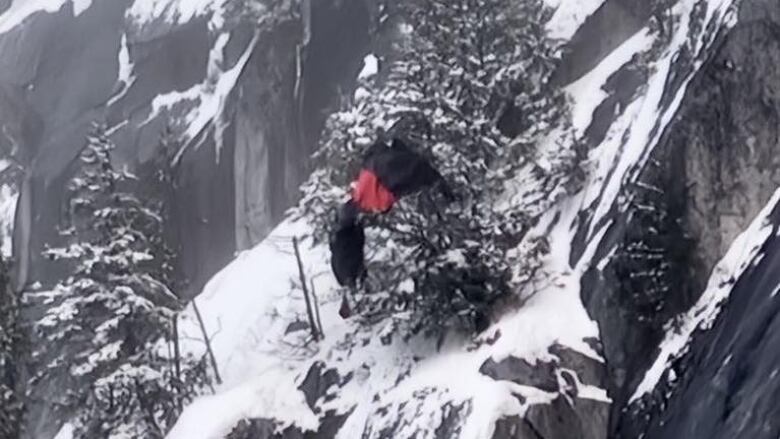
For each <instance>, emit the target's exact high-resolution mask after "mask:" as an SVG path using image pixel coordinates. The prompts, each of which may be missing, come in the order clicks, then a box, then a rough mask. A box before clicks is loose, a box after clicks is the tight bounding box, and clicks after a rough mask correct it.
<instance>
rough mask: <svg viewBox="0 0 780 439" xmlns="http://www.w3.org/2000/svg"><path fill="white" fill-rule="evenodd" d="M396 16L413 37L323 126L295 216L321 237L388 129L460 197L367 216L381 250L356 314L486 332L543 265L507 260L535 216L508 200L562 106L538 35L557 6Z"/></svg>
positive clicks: (424, 196) (525, 4) (403, 10)
mask: <svg viewBox="0 0 780 439" xmlns="http://www.w3.org/2000/svg"><path fill="white" fill-rule="evenodd" d="M397 13H399V14H401V16H402V20H401V21H402V22H403V23H404V24H403V31H404V32H405V34H406V38H405V39H404V41H403V43H402V45H401V47H400V52H401V53H400V55H399V60H398V61H397V62H394V63H392V64H391V65H390V66H389V67H388V68H387V70H386V71H384V72H380V74H378V75H374V76H372V77H369V78H363V79H362V80H361V83H360V84H359V85H360V86H359V88H358V90H357V91H356V93H355V96H354V99H353V101H352V102H351V103H350V105H349V106H348V107H347V108H345V109H344V110H343V111H340V112H337V113H335V114H334V115H332V116H331V117H330V118H329V120H328V121H327V123H326V127H325V131H324V136H323V141H322V143H321V146H320V149H319V150H318V152H317V153H316V154H315V163H317V165H318V166H319V167H318V169H317V170H316V171H315V172H314V173H313V174H312V176H311V178H310V179H309V180H308V182H307V183H306V184H305V185H304V187H303V199H302V201H301V204H300V207H299V212H300V213H301V214H302V215H304V216H305V217H306V218H307V219H308V220H309V221H311V223H312V224H313V225H314V235H315V238H319V239H324V238H325V237H326V236H327V232H328V228H329V226H330V223H331V221H332V217H333V209H334V208H335V206H337V205H338V204H340V203H341V202H343V201H344V199H345V196H346V189H347V187H348V184H349V182H350V179H352V178H354V175H355V171H356V170H357V168H358V167H359V163H360V160H361V157H362V154H363V151H364V150H365V148H366V147H368V146H369V145H370V144H371V143H372V142H374V141H376V140H378V138H379V137H381V136H382V135H383V134H382V130H383V129H385V128H388V127H392V128H390V133H389V136H393V137H401V138H404V139H407V140H410V141H412V143H414V144H415V147H416V148H417V150H418V152H420V153H422V154H424V155H426V156H428V157H429V158H430V159H431V160H432V162H433V163H434V164H435V166H436V167H437V168H438V169H439V171H440V172H441V173H442V175H443V176H444V178H445V180H447V182H448V183H449V184H450V186H451V187H452V189H453V190H454V192H455V193H456V194H457V197H458V201H457V202H456V203H451V204H449V205H445V203H443V202H442V200H439V199H437V195H436V194H435V193H433V192H430V191H424V192H423V193H420V194H418V195H416V196H413V197H408V198H405V199H404V200H403V201H402V202H401V203H399V204H398V205H397V206H396V207H395V208H394V210H393V211H392V212H391V213H390V214H389V215H382V216H377V217H369V218H367V219H366V221H367V222H368V223H369V225H370V226H371V227H370V229H369V234H370V238H369V242H370V243H373V244H374V245H375V248H373V249H369V252H368V254H369V255H370V257H371V261H370V265H369V272H370V273H371V274H370V281H369V283H370V284H371V286H370V289H371V291H372V292H371V294H364V295H362V296H361V297H360V298H359V302H360V305H361V309H362V315H363V316H364V317H370V318H369V319H368V320H370V321H375V320H376V319H380V320H383V319H384V318H385V317H387V316H389V315H398V314H402V315H403V318H402V319H399V320H402V321H404V322H408V323H410V325H411V327H410V329H411V330H412V332H418V331H424V332H432V333H441V332H442V331H443V330H445V329H446V328H447V327H449V326H452V325H455V326H459V327H461V328H462V327H464V326H465V327H466V328H478V327H480V326H481V325H483V324H484V323H485V318H486V315H487V314H488V310H489V307H490V306H491V304H492V303H493V302H495V301H496V300H497V299H498V298H500V297H502V296H504V295H506V294H508V293H509V292H510V291H513V290H515V289H516V288H517V286H518V285H516V281H517V280H518V277H517V276H515V275H514V272H516V271H521V272H526V273H530V272H532V271H534V268H533V267H536V266H537V265H538V256H537V257H534V258H530V257H523V256H528V255H520V257H519V258H516V259H512V258H511V257H510V249H512V248H513V247H515V246H516V245H517V244H518V242H519V241H520V240H521V238H522V236H523V234H524V233H525V231H526V230H527V229H528V227H529V225H530V224H531V222H532V221H533V218H532V217H531V215H530V214H529V212H530V210H529V209H526V207H530V206H523V205H516V204H514V203H507V202H503V201H504V200H505V198H506V195H507V194H506V183H507V182H508V181H509V180H510V179H512V178H513V177H515V176H516V175H517V174H518V172H520V171H521V170H523V169H529V170H530V173H531V174H534V173H538V174H540V175H539V179H545V178H547V177H548V176H547V175H541V174H545V173H544V172H536V171H538V168H539V167H538V166H537V165H535V163H534V157H535V154H536V152H537V151H536V145H537V143H538V142H539V140H540V138H541V136H543V135H544V134H545V133H548V132H549V131H550V130H552V129H553V128H554V127H556V126H558V125H560V124H561V123H562V119H563V118H562V116H563V115H564V114H566V111H567V110H566V108H567V106H566V101H565V98H564V96H563V94H562V93H561V92H559V91H556V90H555V89H553V88H552V87H551V86H550V84H549V81H548V80H549V78H550V76H551V74H552V72H553V69H554V66H555V63H556V57H557V51H556V44H555V42H554V41H551V40H550V39H549V38H548V37H547V35H546V31H545V29H544V23H545V22H546V21H547V20H548V19H549V13H550V10H549V9H548V8H547V7H546V6H545V5H544V3H543V1H542V0H452V1H450V0H407V1H404V2H401V3H399V5H398V6H397ZM510 106H511V107H513V110H514V111H515V112H516V113H519V114H522V115H523V121H522V123H521V125H522V126H520V127H516V128H517V132H519V133H520V134H519V135H518V136H517V137H516V138H514V139H510V138H508V137H506V136H505V135H504V134H503V133H502V132H501V131H500V130H499V129H498V126H497V125H498V121H499V119H501V117H502V116H503V114H504V112H505V110H506V109H507V108H508V107H510ZM399 120H400V121H401V123H397V122H398V121H399ZM408 121H412V123H407V122H408ZM561 163H563V162H561ZM537 183H539V182H537ZM539 185H540V187H546V186H549V185H546V183H544V184H542V183H539ZM553 186H555V185H553ZM540 195H541V198H544V196H545V195H549V194H540ZM537 198H539V197H537ZM525 268H527V269H525ZM525 279H528V277H526V278H525Z"/></svg>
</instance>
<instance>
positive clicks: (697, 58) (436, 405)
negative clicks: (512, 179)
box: [169, 0, 763, 439]
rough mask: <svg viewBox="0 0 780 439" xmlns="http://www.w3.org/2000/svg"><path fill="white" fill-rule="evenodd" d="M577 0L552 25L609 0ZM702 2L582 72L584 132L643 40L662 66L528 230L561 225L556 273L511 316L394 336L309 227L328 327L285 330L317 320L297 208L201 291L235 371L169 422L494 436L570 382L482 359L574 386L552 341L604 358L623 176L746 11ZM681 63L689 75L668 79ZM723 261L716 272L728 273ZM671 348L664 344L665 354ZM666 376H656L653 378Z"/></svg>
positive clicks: (588, 396)
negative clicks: (352, 300) (330, 425)
mask: <svg viewBox="0 0 780 439" xmlns="http://www.w3.org/2000/svg"><path fill="white" fill-rule="evenodd" d="M573 3H574V2H569V3H567V2H561V8H560V9H559V12H557V13H556V16H555V18H554V20H553V23H551V24H550V27H549V29H550V30H551V32H554V33H555V34H556V35H558V36H560V37H562V38H568V37H570V36H571V35H572V34H573V32H574V29H576V26H578V25H579V24H581V23H582V21H583V20H584V18H585V17H586V16H587V14H588V13H590V12H592V11H593V10H595V9H596V8H597V7H598V6H599V5H600V2H588V4H587V7H578V8H572V7H570V6H571V5H572V4H573ZM696 3H697V2H696V1H694V0H683V1H680V2H679V3H678V4H677V5H676V6H675V9H674V12H675V13H676V14H678V15H679V16H680V22H679V23H678V24H677V27H676V28H675V32H674V34H673V35H672V37H671V39H670V40H669V41H667V42H663V41H660V40H659V37H658V35H657V33H653V32H651V31H650V30H649V29H648V28H646V29H643V30H641V31H640V32H638V33H637V34H636V35H634V36H633V37H632V38H630V39H628V40H627V41H625V42H624V43H623V44H622V45H621V46H620V47H618V48H617V49H616V50H615V51H614V52H613V53H611V54H610V55H609V56H608V57H606V58H605V59H604V60H603V61H602V62H601V63H600V64H599V65H598V66H597V67H596V68H595V69H593V70H592V71H591V72H590V73H589V74H587V75H586V76H584V77H583V78H582V79H580V80H578V81H577V82H576V83H574V84H571V85H569V86H568V89H567V90H568V92H569V94H570V95H571V98H572V102H573V112H572V116H573V121H572V122H573V126H574V128H575V129H576V130H577V132H578V134H584V132H585V130H586V129H587V127H588V126H589V125H590V124H591V115H592V114H593V111H594V109H595V108H596V107H597V106H598V104H599V103H600V102H602V101H603V100H604V99H605V97H606V93H605V92H604V91H603V90H602V86H603V85H604V84H605V83H606V81H607V78H608V77H609V76H610V75H612V74H613V73H615V72H616V71H617V70H619V69H620V68H621V67H623V66H624V65H625V64H626V63H628V62H630V61H631V60H632V58H635V57H637V56H638V57H639V58H641V59H643V60H645V62H646V67H647V70H648V71H649V72H650V75H649V79H648V82H647V83H646V84H645V85H644V86H642V87H641V88H640V90H639V92H638V93H637V94H636V95H635V96H634V97H633V98H632V100H631V102H630V103H629V104H628V105H627V106H626V107H625V108H622V109H621V110H622V111H621V112H620V114H618V115H616V116H617V117H616V118H615V120H614V121H613V122H612V124H611V127H610V129H609V132H608V134H607V136H606V138H605V139H604V141H603V142H602V143H601V144H599V145H597V146H595V147H594V148H593V149H592V150H591V151H590V155H589V159H590V160H589V176H588V181H587V183H586V186H585V188H584V190H583V191H581V192H580V193H579V194H577V195H576V196H574V197H569V198H566V199H562V200H559V201H558V202H557V203H556V204H555V205H554V206H552V207H551V208H550V209H549V211H548V213H547V214H546V215H545V216H544V217H543V218H542V220H541V221H540V222H539V224H538V225H537V226H536V228H535V229H534V230H533V231H532V232H531V233H530V234H529V236H528V238H527V239H528V240H531V239H533V238H534V237H539V236H544V237H547V239H548V240H549V242H550V247H551V252H550V254H549V255H548V256H547V259H546V260H545V272H546V273H547V279H546V280H545V281H544V282H541V283H539V284H537V285H535V286H534V288H533V290H529V291H521V292H518V295H519V296H520V297H523V298H525V303H524V304H523V306H522V307H519V308H513V309H508V310H506V312H505V313H504V315H503V316H502V317H501V318H500V320H499V321H497V322H496V323H495V324H494V325H493V326H491V327H490V328H489V329H488V330H487V331H485V332H484V333H483V334H481V335H480V336H478V337H476V338H474V339H471V340H462V339H452V338H451V339H448V340H447V341H446V343H445V345H444V346H443V347H442V349H441V350H440V351H436V349H435V346H434V345H433V343H432V342H431V341H426V340H419V339H412V340H410V341H408V342H405V341H402V340H398V339H392V340H387V339H386V338H384V337H383V335H385V333H386V332H385V331H384V328H381V327H380V328H374V329H373V330H370V331H368V330H361V329H358V328H357V327H355V326H354V325H353V324H351V323H350V322H349V321H343V320H341V319H340V318H339V317H338V315H337V308H338V304H339V300H338V299H339V292H338V290H337V289H336V286H335V283H334V280H333V279H332V277H331V276H330V274H329V267H328V263H327V262H328V261H327V250H326V248H324V247H321V246H320V247H313V248H312V247H310V246H309V245H308V244H307V243H304V244H303V253H302V258H303V261H304V264H305V266H306V271H307V277H308V278H309V279H313V281H314V285H315V290H316V291H317V294H318V296H319V298H320V303H321V315H322V320H323V326H324V332H325V335H326V338H325V340H324V341H322V342H319V343H315V342H311V341H309V340H308V337H307V332H306V331H305V330H299V331H294V332H291V333H286V332H287V329H288V327H290V325H291V324H292V323H294V322H301V321H305V311H304V304H303V298H302V295H301V293H300V288H299V286H297V285H296V282H298V281H297V278H298V273H297V267H296V264H295V259H294V257H293V254H292V247H291V238H292V237H293V236H296V235H297V236H300V235H303V234H304V232H305V231H306V228H307V226H306V224H302V223H292V222H289V221H288V222H285V223H283V224H282V225H280V226H279V227H278V228H277V229H276V230H275V231H274V232H273V233H272V235H271V236H270V237H269V238H268V239H266V240H265V242H263V243H262V244H260V245H259V246H257V247H256V248H254V249H252V250H250V251H247V252H244V253H242V254H241V255H239V256H238V257H237V258H236V260H235V261H234V262H233V263H232V264H230V265H229V266H228V267H227V268H225V269H224V270H223V271H222V272H221V273H219V274H218V275H217V276H215V277H214V279H213V280H212V281H211V282H210V283H209V284H208V285H207V287H206V288H205V290H204V292H203V293H202V294H201V296H199V297H198V298H197V299H196V302H197V304H198V306H199V308H200V309H201V311H202V312H203V314H204V318H205V322H206V326H207V328H209V331H210V333H211V336H212V343H213V346H214V351H215V354H216V357H217V362H218V364H219V366H220V372H221V374H222V375H223V378H224V380H225V382H224V384H223V385H222V386H221V387H220V388H219V389H218V393H217V394H216V395H214V396H207V397H204V398H202V399H200V400H198V401H196V402H195V403H194V404H192V405H191V406H190V407H189V408H188V409H187V410H186V411H185V413H184V414H183V415H182V417H181V419H180V420H179V422H178V423H177V425H176V426H175V428H174V429H173V431H172V432H171V433H170V435H169V438H172V439H197V438H204V439H205V438H219V437H223V436H224V435H226V434H227V433H229V432H230V430H231V429H232V427H233V426H235V424H236V423H237V422H238V421H240V420H242V419H247V418H249V419H251V418H260V419H272V420H274V421H275V423H276V424H275V425H276V426H277V431H282V430H284V429H286V428H288V427H291V428H296V429H298V430H301V431H316V430H317V429H318V428H319V427H320V426H321V425H322V422H323V420H325V419H326V418H328V417H333V416H340V417H341V418H342V421H343V426H342V427H341V428H340V429H339V430H338V434H337V436H336V437H338V438H343V439H352V438H355V437H361V435H364V434H365V435H366V436H362V437H381V435H380V432H381V431H384V430H388V429H389V431H393V432H394V434H395V436H394V437H398V438H402V437H411V436H412V434H416V435H417V436H416V437H418V438H422V437H425V438H427V437H434V436H435V435H436V431H437V430H438V429H440V428H442V429H444V428H452V426H451V425H447V424H451V423H453V422H455V424H456V425H457V426H456V427H455V430H452V431H458V432H459V435H458V436H457V437H462V438H489V437H492V435H493V434H494V432H495V429H496V425H497V424H496V421H498V420H500V419H507V418H510V417H512V416H521V417H522V416H524V415H526V414H527V413H528V410H529V409H530V408H531V407H534V406H537V405H544V404H549V403H552V402H553V401H554V400H556V398H558V397H559V396H560V395H559V393H558V392H557V391H550V390H549V389H547V390H545V388H540V387H543V386H539V387H537V386H532V385H522V384H518V383H516V382H512V381H511V380H494V379H493V378H490V377H489V376H487V375H486V374H485V373H484V372H483V369H484V365H485V364H486V363H487V362H489V361H493V362H496V363H500V362H501V361H502V360H506V359H509V358H514V359H520V360H524V361H525V362H527V363H528V364H531V365H534V364H536V365H543V364H554V365H555V370H556V376H557V378H558V381H559V387H558V388H559V389H562V388H564V387H566V385H565V383H563V381H565V380H564V378H563V372H564V371H565V372H569V373H572V372H573V371H572V370H569V369H567V367H566V365H565V364H563V363H562V358H561V357H559V356H557V355H556V354H555V353H554V352H556V349H557V347H563V348H565V349H568V350H571V351H573V352H576V353H579V354H580V355H583V356H585V357H587V358H590V359H592V360H595V361H596V362H600V361H603V359H602V358H601V355H600V353H599V352H598V351H597V350H596V349H594V347H593V346H594V344H593V343H592V341H593V340H598V338H599V331H598V327H597V325H596V324H595V322H593V321H592V320H591V319H590V317H589V316H588V313H587V312H586V310H585V308H584V307H583V304H582V302H581V299H580V292H581V291H580V285H581V277H582V275H583V273H584V272H585V270H587V269H588V268H591V267H594V266H595V267H599V268H600V267H601V266H602V265H603V264H606V262H607V260H608V255H607V258H606V259H603V260H596V259H594V255H595V251H596V248H597V247H598V246H599V244H600V243H601V240H602V238H603V236H604V233H605V232H606V230H607V226H608V225H609V223H610V220H609V216H608V213H609V211H610V210H611V209H613V208H614V207H618V209H621V208H622V206H624V205H625V203H626V201H627V200H624V199H621V198H620V197H619V194H620V193H621V188H622V187H624V186H625V185H626V184H627V182H630V181H633V180H634V179H636V178H637V175H638V173H639V171H640V170H641V169H642V166H643V163H644V161H645V160H647V157H648V156H649V154H650V152H651V151H652V150H653V147H654V146H655V145H656V144H657V142H658V140H659V138H660V136H661V134H662V132H663V130H664V128H665V127H666V126H667V124H668V123H669V122H670V121H671V119H672V117H673V116H674V114H675V112H676V111H677V108H678V106H679V104H680V102H681V99H682V96H683V95H684V94H685V91H686V86H687V84H688V82H689V81H690V79H691V77H692V75H693V73H695V71H696V70H697V69H698V68H699V67H700V66H701V64H702V62H703V61H704V60H705V59H706V55H707V53H708V49H709V48H710V45H711V44H712V42H713V39H714V34H713V33H712V32H706V31H705V29H707V28H708V27H709V28H710V29H712V28H715V29H718V28H727V27H728V26H731V25H733V17H732V16H731V15H730V14H729V13H727V11H728V9H729V7H730V6H731V2H730V1H728V0H709V1H708V2H707V3H708V8H707V10H706V12H705V14H704V15H703V16H701V17H698V18H697V16H696V14H694V12H695V7H694V6H695V4H696ZM699 20H700V21H699ZM681 50H688V51H690V53H691V54H692V65H691V69H690V70H689V71H685V72H683V74H682V75H680V73H679V72H678V71H677V70H676V69H675V61H676V58H677V55H678V54H679V53H680V51H681ZM675 75H677V76H678V77H677V78H676V79H677V80H676V81H670V78H671V77H672V76H675ZM680 76H681V77H680ZM670 97H671V98H670ZM549 140H550V141H549V142H548V145H547V146H546V148H547V149H546V150H545V151H547V152H548V153H550V152H552V151H554V149H555V148H560V147H567V146H568V145H558V143H557V142H556V140H557V139H555V138H551V139H549ZM543 155H544V152H543ZM542 162H543V160H542ZM588 208H590V209H589V212H590V215H589V218H590V221H589V222H588V226H587V227H586V230H587V232H586V238H585V249H584V252H583V253H582V256H580V257H579V258H576V263H574V264H573V265H570V259H572V258H571V255H572V246H573V242H574V241H575V236H574V235H575V233H576V230H577V226H578V225H579V226H582V224H579V223H578V221H579V220H578V218H579V217H581V215H580V213H581V212H582V211H584V210H586V209H588ZM757 227H758V228H760V225H759V226H757ZM747 235H748V236H749V238H745V239H760V236H763V235H761V233H760V232H758V231H756V232H755V233H753V232H747ZM753 243H754V242H753V241H751V245H752V244H753ZM522 245H523V244H521V247H522ZM735 245H738V246H741V244H735ZM724 261H725V262H724V264H735V263H742V261H743V259H742V258H740V257H736V256H734V255H732V254H730V255H729V256H727V258H726V259H724ZM729 266H731V265H729ZM722 268H723V267H719V268H718V269H716V273H715V274H714V277H713V279H714V280H713V282H714V283H716V284H718V283H719V281H718V280H717V279H719V277H718V276H720V274H719V273H720V272H721V270H722ZM712 294H715V295H717V294H722V293H718V292H712V293H710V292H709V290H708V293H707V295H706V297H709V295H712ZM703 300H704V299H703ZM696 323H698V322H693V321H692V322H691V324H696ZM182 326H183V330H184V332H185V333H186V334H187V340H188V341H189V342H188V346H189V348H190V349H192V350H194V351H195V352H197V353H202V352H203V346H202V343H200V342H199V341H198V339H199V337H200V335H199V329H198V327H197V324H196V321H195V319H194V317H193V315H192V314H188V315H187V316H186V318H185V322H184V323H183V325H182ZM670 337H671V336H670ZM670 343H671V342H670ZM664 352H666V353H665V354H664V355H666V356H668V355H670V353H669V352H668V351H667V350H665V351H664ZM673 353H674V352H672V353H671V354H673ZM665 358H666V357H661V358H659V362H660V364H663V362H664V361H665ZM313 365H319V366H318V367H319V369H318V370H323V369H328V370H334V371H335V372H336V373H337V376H338V377H339V378H338V379H336V380H335V382H332V383H330V386H328V387H326V388H325V389H321V390H324V391H325V393H326V394H327V395H328V396H327V397H325V398H320V399H317V398H318V397H319V396H321V395H315V398H314V400H313V401H307V397H310V395H307V394H306V392H305V391H304V390H301V389H306V383H305V381H306V380H305V377H306V376H307V374H310V372H311V371H312V370H315V369H316V368H315V369H313V368H312V366H313ZM654 370H655V369H654ZM573 373H574V375H577V373H576V372H573ZM654 375H655V373H654V372H653V373H650V374H649V376H654ZM650 379H651V378H648V380H650ZM574 381H575V387H577V389H576V392H575V393H574V394H575V395H577V398H579V399H584V400H592V401H598V402H602V403H608V402H609V398H608V397H607V394H606V390H605V389H604V388H602V387H599V386H594V385H592V384H589V383H586V379H585V377H583V376H577V377H576V379H575V380H574ZM302 383H303V384H302ZM652 384H653V383H652V382H648V383H647V384H645V385H643V388H645V387H648V386H652ZM328 389H330V390H329V391H328ZM444 408H446V410H445V409H444ZM443 410H445V412H446V413H455V414H456V417H459V420H458V421H452V420H451V419H449V418H450V417H449V416H448V415H447V416H445V415H444V414H443ZM215 414H216V415H215Z"/></svg>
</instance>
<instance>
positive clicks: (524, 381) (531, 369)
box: [479, 357, 558, 392]
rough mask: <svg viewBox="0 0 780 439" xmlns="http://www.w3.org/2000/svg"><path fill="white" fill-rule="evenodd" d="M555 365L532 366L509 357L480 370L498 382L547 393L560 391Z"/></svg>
mask: <svg viewBox="0 0 780 439" xmlns="http://www.w3.org/2000/svg"><path fill="white" fill-rule="evenodd" d="M555 370H556V367H555V363H547V362H543V361H537V362H536V364H531V363H529V362H527V361H525V360H523V359H521V358H516V357H507V358H505V359H504V360H501V361H500V362H496V361H495V360H493V359H492V358H489V359H488V360H487V361H485V363H484V364H482V366H481V367H480V368H479V371H480V373H482V374H483V375H487V376H489V377H490V378H493V379H494V380H497V381H512V382H513V383H516V384H520V385H523V386H533V387H537V388H539V389H542V390H544V391H546V392H557V391H558V378H557V377H556V375H555Z"/></svg>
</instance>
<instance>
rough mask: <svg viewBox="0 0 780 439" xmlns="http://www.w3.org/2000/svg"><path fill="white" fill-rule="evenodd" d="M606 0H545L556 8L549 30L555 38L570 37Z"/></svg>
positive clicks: (548, 26) (548, 25) (548, 24)
mask: <svg viewBox="0 0 780 439" xmlns="http://www.w3.org/2000/svg"><path fill="white" fill-rule="evenodd" d="M604 1H605V0H582V1H576V2H574V1H566V0H545V3H547V5H548V6H550V7H551V8H554V9H555V13H554V14H553V16H552V18H551V19H550V22H549V23H547V30H548V31H549V32H550V36H552V37H553V38H559V39H562V40H568V39H570V38H571V37H572V36H573V35H574V33H575V32H577V29H579V27H580V26H581V25H582V23H584V22H585V19H586V18H588V17H589V16H590V15H592V14H593V13H594V12H596V10H597V9H598V8H599V7H600V6H601V5H602V4H603V3H604Z"/></svg>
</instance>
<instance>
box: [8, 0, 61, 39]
mask: <svg viewBox="0 0 780 439" xmlns="http://www.w3.org/2000/svg"><path fill="white" fill-rule="evenodd" d="M67 2H68V0H14V2H13V3H12V4H11V7H10V8H8V10H6V11H5V12H3V13H2V14H0V34H4V33H6V32H8V31H10V30H11V29H14V28H15V27H16V26H19V25H20V24H22V23H24V21H25V20H26V19H27V18H28V17H30V16H31V15H33V14H35V13H36V12H49V13H51V12H57V11H59V10H60V8H62V6H63V5H64V4H65V3H67Z"/></svg>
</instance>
